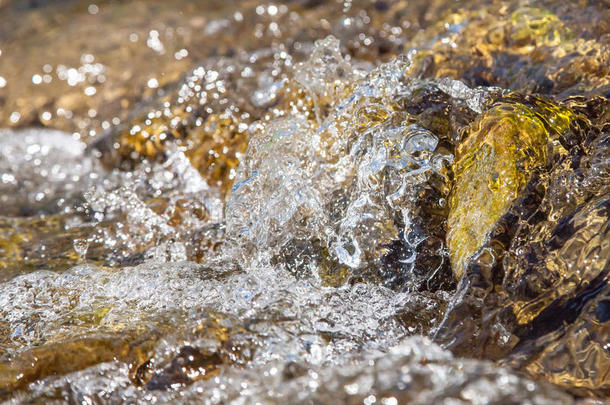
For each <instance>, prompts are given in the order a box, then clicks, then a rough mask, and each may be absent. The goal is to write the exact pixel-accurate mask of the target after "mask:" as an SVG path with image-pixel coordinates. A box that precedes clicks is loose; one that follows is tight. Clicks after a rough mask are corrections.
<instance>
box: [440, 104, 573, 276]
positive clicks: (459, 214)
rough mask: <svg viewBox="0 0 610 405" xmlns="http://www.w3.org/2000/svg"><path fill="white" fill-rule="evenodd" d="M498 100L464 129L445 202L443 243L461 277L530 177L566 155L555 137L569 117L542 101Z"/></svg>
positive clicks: (562, 130)
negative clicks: (447, 248)
mask: <svg viewBox="0 0 610 405" xmlns="http://www.w3.org/2000/svg"><path fill="white" fill-rule="evenodd" d="M529 101H530V102H532V104H533V106H531V107H530V106H527V105H524V104H521V103H519V102H500V103H498V104H496V105H494V106H493V107H492V108H490V109H489V110H488V111H486V112H485V114H484V115H483V116H482V117H480V118H479V119H477V121H476V122H475V123H474V124H473V125H472V127H471V128H470V129H469V130H468V134H467V136H466V139H465V140H464V141H463V142H461V143H460V145H459V147H458V148H457V151H456V158H455V163H454V167H453V172H454V175H455V183H454V185H453V188H452V191H451V196H450V198H449V207H450V208H449V216H448V218H447V227H448V233H447V245H448V246H449V250H450V252H451V264H452V268H453V273H454V274H455V276H456V277H457V278H458V279H459V278H460V277H461V276H462V273H463V271H464V268H465V267H466V266H467V264H468V260H469V259H470V258H471V257H472V255H473V254H475V253H476V252H477V251H478V250H479V249H480V248H482V247H483V246H484V245H485V244H486V242H487V240H488V238H489V233H490V231H491V230H492V229H493V227H494V226H495V225H496V223H497V222H498V220H499V219H500V218H501V217H502V216H503V215H504V214H506V212H507V211H508V208H509V207H510V206H511V205H512V204H513V203H514V202H515V201H516V200H517V199H519V198H520V197H521V196H522V192H523V190H524V189H525V186H526V185H527V183H528V182H529V181H530V179H531V178H532V177H533V176H535V175H536V173H537V172H539V171H540V170H541V169H544V168H545V166H547V165H548V164H549V159H551V157H552V156H554V155H558V154H562V153H565V150H564V149H563V146H561V145H560V144H559V137H560V136H561V135H562V133H563V132H564V131H566V130H567V129H568V128H569V125H570V122H571V121H572V120H573V117H572V116H573V114H572V113H571V112H570V111H569V110H567V109H565V108H561V107H559V106H556V105H553V104H551V103H548V102H545V101H542V100H536V99H533V100H529Z"/></svg>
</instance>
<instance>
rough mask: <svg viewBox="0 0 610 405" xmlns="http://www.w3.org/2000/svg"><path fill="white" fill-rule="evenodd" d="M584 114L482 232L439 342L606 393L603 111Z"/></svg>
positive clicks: (609, 218)
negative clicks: (556, 150)
mask: <svg viewBox="0 0 610 405" xmlns="http://www.w3.org/2000/svg"><path fill="white" fill-rule="evenodd" d="M596 104H598V103H596V102H593V103H592V104H591V106H595V105H596ZM602 105H606V106H607V102H602ZM583 111H588V114H589V115H588V118H584V117H583V116H582V115H581V116H579V115H578V114H577V115H574V116H573V117H574V118H573V119H572V120H571V125H570V126H569V127H568V126H566V127H564V129H566V130H567V131H566V132H565V133H564V134H563V135H562V136H561V137H560V139H561V144H562V145H563V147H564V148H565V149H564V151H563V152H562V153H560V154H558V155H556V158H555V159H553V160H552V161H550V162H549V163H550V167H549V166H548V165H547V168H546V169H545V170H540V171H538V172H535V171H534V172H533V173H532V174H531V177H530V178H529V180H528V181H527V184H526V185H525V187H523V189H522V191H521V195H520V196H519V199H516V200H513V201H512V203H511V204H509V205H510V206H509V208H508V209H507V210H506V211H505V213H503V214H500V215H499V220H498V221H497V222H496V223H495V224H493V225H492V226H491V231H490V233H489V234H488V235H489V236H488V237H486V238H484V237H482V236H480V235H479V237H481V238H482V241H483V244H482V248H481V249H480V250H479V251H478V254H475V255H474V256H472V258H471V259H470V261H467V262H466V263H465V265H464V267H463V274H462V279H461V281H460V284H459V285H458V292H457V294H456V297H455V301H454V302H452V303H451V305H450V306H449V309H448V311H447V314H446V316H445V319H444V321H443V322H442V323H441V326H440V328H439V331H438V333H437V339H438V340H440V341H441V342H443V343H444V344H445V345H446V346H448V347H451V348H452V350H454V351H455V352H456V353H470V354H474V355H476V356H480V357H486V358H493V359H504V360H503V361H504V362H505V363H506V364H512V365H513V366H515V367H522V368H524V369H525V370H527V371H529V372H530V373H532V374H533V375H536V376H539V377H543V378H545V379H548V380H549V381H552V382H553V383H555V384H558V385H562V386H565V387H567V388H568V389H569V390H571V391H572V392H574V393H577V394H579V395H600V396H606V395H608V392H609V391H608V389H609V386H608V379H607V375H608V370H609V369H610V356H608V353H607V348H604V347H605V345H606V342H607V341H608V339H609V338H610V322H608V317H607V316H606V315H605V313H606V312H607V311H606V308H605V304H604V303H605V302H606V300H607V294H608V283H609V279H608V271H609V270H610V249H609V245H608V240H609V239H608V232H609V230H610V228H609V226H610V211H609V210H608V192H609V190H610V183H609V182H608V179H609V178H608V176H607V173H608V167H609V166H608V165H609V162H610V160H608V150H609V149H608V143H607V132H605V125H606V123H605V111H607V107H602V108H596V107H594V108H593V109H586V108H585V109H584V110H583ZM600 124H601V125H600ZM584 128H587V129H586V130H585V129H584ZM585 184H586V185H585ZM487 192H488V193H490V192H491V191H487ZM482 214H484V211H483V213H482ZM473 348H476V349H475V350H474V351H473Z"/></svg>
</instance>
